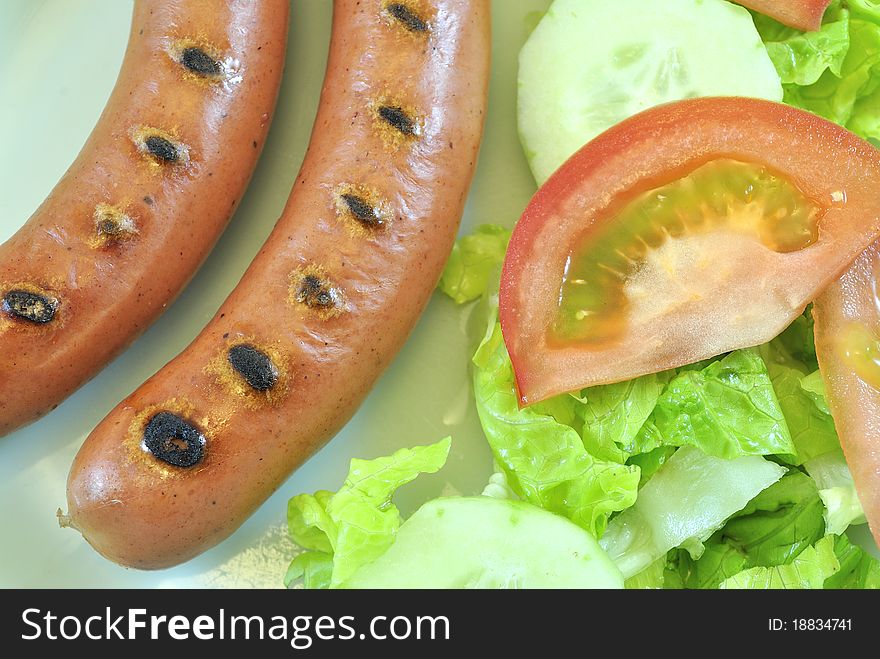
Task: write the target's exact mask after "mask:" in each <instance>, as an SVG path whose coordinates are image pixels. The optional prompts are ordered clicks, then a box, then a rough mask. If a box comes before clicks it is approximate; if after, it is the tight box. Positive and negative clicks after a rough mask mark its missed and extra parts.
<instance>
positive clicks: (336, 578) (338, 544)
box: [285, 438, 450, 588]
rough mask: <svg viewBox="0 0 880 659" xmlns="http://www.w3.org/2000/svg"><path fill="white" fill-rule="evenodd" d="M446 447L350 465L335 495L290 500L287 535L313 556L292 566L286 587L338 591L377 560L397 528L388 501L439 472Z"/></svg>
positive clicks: (397, 519) (439, 444) (393, 508)
mask: <svg viewBox="0 0 880 659" xmlns="http://www.w3.org/2000/svg"><path fill="white" fill-rule="evenodd" d="M449 447H450V439H449V438H447V439H444V440H442V441H440V442H437V443H436V444H431V445H429V446H416V447H414V448H411V449H409V448H403V449H400V450H399V451H397V452H396V453H394V454H393V455H391V456H390V457H383V458H376V459H375V460H357V459H354V460H352V461H351V467H350V469H349V472H348V477H347V478H346V479H345V483H344V484H343V485H342V487H341V488H339V491H338V492H336V493H335V494H334V493H331V492H327V491H324V490H322V491H319V492H316V493H315V494H300V495H298V496H295V497H293V498H292V499H291V500H290V502H289V503H288V507H287V521H288V526H289V529H290V535H291V537H292V538H293V540H294V542H296V543H297V544H298V545H300V546H301V547H303V548H304V549H307V550H312V551H309V552H306V553H304V554H300V555H299V556H297V557H296V558H295V559H294V560H293V562H292V563H291V565H290V568H289V569H288V571H287V575H286V577H285V583H286V585H290V583H291V582H292V581H293V580H295V579H297V578H299V577H303V578H304V579H305V581H306V585H307V587H308V585H310V584H311V585H313V586H317V587H331V588H332V587H337V586H339V584H341V583H342V582H343V581H345V580H346V579H348V578H349V577H350V576H351V575H352V574H353V573H354V572H355V570H357V569H358V568H359V567H360V566H361V565H363V564H365V563H367V562H369V561H371V560H373V559H375V558H376V557H378V556H380V555H381V554H382V553H383V552H384V551H385V550H386V549H388V547H390V546H391V545H392V543H393V542H394V537H395V535H396V534H397V531H398V528H399V526H400V512H399V511H398V510H397V506H395V505H394V504H393V503H391V496H392V495H393V494H394V492H395V491H396V490H397V489H398V488H399V487H401V486H402V485H405V484H406V483H409V482H410V481H411V480H413V479H414V478H415V477H416V476H418V475H419V474H420V473H434V472H436V471H438V470H439V469H440V468H441V467H442V466H443V465H444V464H445V462H446V456H447V455H448V454H449ZM328 572H329V574H328Z"/></svg>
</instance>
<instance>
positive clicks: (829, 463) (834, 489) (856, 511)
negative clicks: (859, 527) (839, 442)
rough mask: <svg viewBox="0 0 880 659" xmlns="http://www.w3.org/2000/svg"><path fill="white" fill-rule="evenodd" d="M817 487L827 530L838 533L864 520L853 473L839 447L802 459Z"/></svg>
mask: <svg viewBox="0 0 880 659" xmlns="http://www.w3.org/2000/svg"><path fill="white" fill-rule="evenodd" d="M804 468H805V469H806V470H807V473H808V474H810V476H811V477H812V478H813V480H814V481H815V482H816V486H817V487H818V488H819V497H820V498H821V499H822V503H823V504H824V506H825V508H824V513H823V514H824V518H825V527H826V531H827V532H828V533H834V534H836V535H840V534H841V533H843V532H844V531H845V530H846V529H847V528H848V527H849V526H850V525H852V524H864V523H866V521H867V520H866V519H865V512H864V510H862V504H861V502H860V501H859V495H858V493H857V492H856V486H855V483H854V482H853V477H852V474H851V473H850V471H849V467H848V466H847V464H846V458H844V456H843V451H842V450H840V449H839V448H838V449H836V450H834V451H831V452H829V453H824V454H823V455H820V456H819V457H816V458H813V459H812V460H809V461H807V462H806V463H804Z"/></svg>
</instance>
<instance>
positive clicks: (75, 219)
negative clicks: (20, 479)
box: [0, 0, 289, 435]
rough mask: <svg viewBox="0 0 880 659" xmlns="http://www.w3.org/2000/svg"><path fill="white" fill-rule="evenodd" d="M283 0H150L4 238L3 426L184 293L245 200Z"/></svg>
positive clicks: (278, 63) (55, 396) (95, 366)
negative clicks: (70, 137)
mask: <svg viewBox="0 0 880 659" xmlns="http://www.w3.org/2000/svg"><path fill="white" fill-rule="evenodd" d="M288 14H289V6H288V3H287V1H286V0H267V1H265V2H251V1H250V0H226V1H225V2H217V1H216V0H138V1H137V2H135V6H134V13H133V16H132V23H131V34H130V37H129V42H128V49H127V51H126V54H125V60H124V62H123V65H122V69H121V71H120V73H119V78H118V79H117V81H116V86H115V87H114V89H113V92H112V94H111V96H110V99H109V100H108V102H107V105H106V107H105V109H104V112H103V114H102V115H101V118H100V119H99V120H98V123H97V125H96V126H95V129H94V130H93V131H92V134H91V136H90V137H89V139H88V141H87V142H86V144H85V145H84V146H83V148H82V150H81V151H80V154H79V155H78V157H77V159H76V160H75V161H74V163H73V164H72V165H71V167H70V169H68V170H67V172H66V173H65V175H64V176H63V177H62V179H61V180H60V181H59V183H58V184H57V185H56V186H55V188H54V190H53V191H52V193H51V194H50V195H49V197H48V198H47V199H46V200H45V202H43V204H41V206H40V207H39V208H38V209H37V211H36V212H35V213H34V214H33V215H32V216H31V218H30V219H29V220H28V221H27V223H26V224H25V225H24V226H23V227H22V228H21V229H20V230H19V231H18V232H17V233H16V234H15V235H13V236H12V237H11V238H10V239H9V240H8V241H6V242H5V243H4V244H3V245H2V246H0V354H2V355H3V358H4V364H3V369H2V373H0V435H3V434H6V433H8V432H11V431H12V430H14V429H16V428H17V427H19V426H21V425H23V424H26V423H29V422H31V421H33V420H35V419H37V418H38V417H40V416H42V415H43V414H45V413H46V412H48V411H50V410H51V409H54V408H55V407H57V406H58V404H59V403H60V402H61V401H62V400H64V399H65V398H66V397H67V396H69V395H70V394H71V393H73V391H75V390H76V389H77V388H78V387H79V386H80V385H82V384H83V383H84V382H86V381H87V380H89V379H90V378H91V377H93V376H94V375H95V374H96V373H97V372H98V371H99V370H100V369H101V368H102V367H103V366H104V365H105V364H107V362H109V361H110V360H111V359H113V357H115V356H116V355H118V354H119V353H120V352H121V351H122V350H123V349H124V348H125V347H126V346H128V345H129V344H130V343H131V342H132V341H133V340H134V339H135V338H136V337H137V336H138V335H139V334H140V333H141V332H143V331H144V330H145V329H146V328H147V327H148V326H149V325H150V323H152V322H153V321H154V320H155V319H156V318H157V317H158V316H159V315H160V314H161V313H162V311H163V310H164V309H165V307H166V306H167V305H168V304H169V302H171V300H172V299H173V298H174V297H176V296H177V294H178V293H179V292H180V291H181V290H182V289H183V287H184V286H185V285H186V283H187V282H188V281H189V279H190V278H191V277H192V275H193V274H194V273H195V271H196V269H197V268H198V266H199V265H200V264H201V263H202V261H203V260H204V259H205V257H206V256H207V255H208V253H209V252H210V250H211V248H212V247H213V245H214V243H215V242H216V240H217V238H219V236H220V234H221V233H222V231H223V229H224V228H225V226H226V223H227V222H228V220H229V218H230V217H231V216H232V213H233V211H234V210H235V207H236V205H237V203H238V201H239V200H240V199H241V196H242V194H243V193H244V189H245V187H246V186H247V183H248V181H249V179H250V177H251V174H252V172H253V169H254V167H255V165H256V162H257V158H258V156H259V153H260V150H261V149H262V145H263V143H264V141H265V137H266V133H267V132H268V129H269V122H270V117H271V114H272V112H273V110H274V107H275V101H276V98H277V96H278V89H279V86H280V82H281V73H282V68H283V64H284V54H285V48H286V43H287V22H288Z"/></svg>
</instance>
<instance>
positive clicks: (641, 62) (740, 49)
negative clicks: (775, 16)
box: [517, 0, 782, 185]
mask: <svg viewBox="0 0 880 659" xmlns="http://www.w3.org/2000/svg"><path fill="white" fill-rule="evenodd" d="M518 87H519V93H518V98H517V119H518V123H519V133H520V141H521V142H522V145H523V149H524V151H525V154H526V158H527V159H528V161H529V166H530V167H531V169H532V173H533V174H534V176H535V180H536V181H537V182H538V184H539V185H540V184H542V183H543V182H544V181H545V180H546V179H547V178H548V177H549V176H550V174H552V173H553V172H554V171H555V170H556V168H557V167H559V165H561V164H562V163H563V162H564V161H565V160H566V159H567V158H568V157H569V156H570V155H571V154H572V153H574V152H575V151H576V150H577V149H578V148H580V147H581V146H582V145H583V144H585V143H586V142H588V141H590V140H591V139H593V138H594V137H596V136H597V135H598V134H599V133H601V132H603V131H604V130H606V129H608V128H610V127H611V126H613V125H614V124H616V123H617V122H619V121H621V120H623V119H625V118H627V117H630V116H632V115H634V114H636V113H637V112H640V111H642V110H645V109H647V108H649V107H653V106H655V105H659V104H661V103H665V102H668V101H674V100H679V99H683V98H690V97H694V96H724V95H727V96H757V97H761V98H768V99H771V100H776V101H778V100H781V99H782V89H781V85H780V82H779V76H778V75H777V73H776V70H775V69H774V67H773V64H772V62H771V61H770V58H769V57H768V55H767V51H766V50H765V49H764V47H763V45H762V43H761V41H760V38H759V36H758V33H757V31H756V30H755V26H754V24H753V23H752V20H751V17H750V15H749V13H748V12H747V11H746V10H745V9H743V8H742V7H739V6H736V5H733V4H731V3H728V2H724V1H723V0H663V2H657V1H656V0H614V1H613V2H609V1H608V0H555V1H554V2H553V4H552V5H550V8H549V9H548V10H547V13H546V14H545V15H544V17H543V18H542V19H541V22H540V23H539V24H538V26H537V27H536V28H535V30H534V31H533V32H532V34H531V36H530V37H529V39H528V41H527V42H526V44H525V45H524V46H523V48H522V50H521V51H520V56H519V76H518Z"/></svg>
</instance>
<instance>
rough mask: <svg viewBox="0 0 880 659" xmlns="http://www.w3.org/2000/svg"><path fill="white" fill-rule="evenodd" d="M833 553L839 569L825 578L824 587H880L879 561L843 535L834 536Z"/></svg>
mask: <svg viewBox="0 0 880 659" xmlns="http://www.w3.org/2000/svg"><path fill="white" fill-rule="evenodd" d="M834 554H835V555H836V556H837V560H838V562H839V563H840V571H839V572H837V574H834V575H832V576H831V577H829V578H828V579H826V581H825V588H865V589H868V588H870V589H873V590H876V589H878V588H880V561H878V560H877V559H876V558H874V557H873V556H871V555H870V554H869V553H868V552H866V551H865V550H864V549H862V548H861V547H858V546H856V545H854V544H852V543H851V542H850V541H849V539H848V538H847V537H846V536H845V535H841V536H838V537H837V538H835V540H834Z"/></svg>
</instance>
